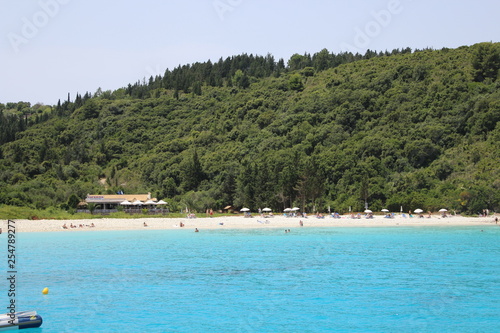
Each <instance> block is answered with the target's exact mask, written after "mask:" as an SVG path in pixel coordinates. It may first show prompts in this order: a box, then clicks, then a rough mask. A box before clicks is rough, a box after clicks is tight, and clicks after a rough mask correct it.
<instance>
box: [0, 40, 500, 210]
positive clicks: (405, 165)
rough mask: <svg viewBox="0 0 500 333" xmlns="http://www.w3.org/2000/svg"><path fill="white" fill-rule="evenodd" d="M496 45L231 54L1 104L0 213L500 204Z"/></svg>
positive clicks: (499, 59)
mask: <svg viewBox="0 0 500 333" xmlns="http://www.w3.org/2000/svg"><path fill="white" fill-rule="evenodd" d="M499 69H500V44H493V43H481V44H476V45H474V46H470V47H465V46H464V47H460V48H458V49H442V50H416V51H412V50H410V49H403V50H395V51H392V52H379V53H377V52H372V51H369V52H367V54H365V55H363V56H361V55H353V54H350V53H344V54H339V55H335V54H332V53H330V52H328V51H327V50H323V51H320V52H318V53H316V54H314V55H313V56H311V55H308V54H305V55H297V54H296V55H293V56H292V57H291V58H290V59H289V60H288V61H287V63H286V64H285V62H284V61H283V60H282V59H280V60H278V61H275V60H274V58H273V57H272V56H271V55H267V56H266V57H260V56H248V55H241V56H235V57H230V58H227V59H225V60H223V59H221V60H220V61H219V62H217V63H213V64H212V63H211V62H205V63H197V64H192V65H185V66H179V67H178V68H176V69H174V70H172V71H170V70H167V71H166V72H165V75H163V76H158V77H151V78H149V80H144V81H143V82H137V83H135V84H129V85H128V86H126V87H124V88H121V89H117V90H116V91H104V92H102V91H100V90H99V91H97V92H96V93H95V94H93V95H92V94H90V93H87V94H85V95H84V96H83V97H82V96H81V95H76V97H75V98H74V100H71V98H70V96H68V98H67V100H65V101H64V102H59V103H58V104H57V105H54V106H41V105H36V106H30V105H29V104H28V105H26V104H25V103H7V104H0V111H1V114H0V130H1V136H0V141H1V144H2V148H1V150H0V204H4V205H14V206H23V205H24V206H26V205H27V206H32V207H36V208H46V207H51V206H59V207H62V208H65V209H72V208H74V207H73V206H74V202H77V201H75V196H76V197H78V198H79V199H83V198H85V196H86V195H87V194H88V193H93V194H97V193H116V192H118V191H121V190H123V191H124V192H125V193H145V192H152V194H153V196H155V197H157V198H159V199H164V200H165V201H168V202H169V204H170V208H171V209H173V210H178V209H179V208H180V207H185V206H188V207H190V208H191V209H195V210H198V211H203V210H204V209H206V208H213V209H221V208H222V207H224V206H227V205H233V206H235V207H243V206H247V207H250V208H252V209H254V210H256V209H257V208H259V207H261V208H262V207H265V206H268V207H271V208H273V209H275V210H281V209H283V208H284V207H289V206H298V207H303V208H304V209H305V210H306V211H307V212H313V211H314V210H317V211H326V209H327V207H331V209H332V211H333V210H335V211H339V212H346V211H347V210H348V207H350V206H351V207H352V208H353V210H356V211H361V210H364V206H365V202H367V203H368V205H369V207H370V209H372V210H374V211H377V210H380V209H381V208H389V209H390V210H392V211H399V209H400V206H403V207H405V210H406V211H407V210H410V209H415V208H422V209H424V210H437V209H439V208H443V207H445V208H448V209H453V210H456V211H458V212H463V213H469V214H474V213H477V212H480V211H482V210H483V209H490V210H497V211H498V209H499V208H500V157H499V156H500V125H498V124H499V121H500V90H499V86H500V81H499V80H498V79H497V76H498V73H499Z"/></svg>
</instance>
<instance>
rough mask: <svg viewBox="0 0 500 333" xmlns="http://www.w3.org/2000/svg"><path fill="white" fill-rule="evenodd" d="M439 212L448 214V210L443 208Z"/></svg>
mask: <svg viewBox="0 0 500 333" xmlns="http://www.w3.org/2000/svg"><path fill="white" fill-rule="evenodd" d="M439 211H440V212H442V213H443V212H447V211H448V209H444V208H441V209H440V210H439Z"/></svg>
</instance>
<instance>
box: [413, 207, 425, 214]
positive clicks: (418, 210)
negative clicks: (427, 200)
mask: <svg viewBox="0 0 500 333" xmlns="http://www.w3.org/2000/svg"><path fill="white" fill-rule="evenodd" d="M413 212H414V213H417V214H420V213H423V212H424V211H423V210H422V209H420V208H417V209H415V210H414V211H413Z"/></svg>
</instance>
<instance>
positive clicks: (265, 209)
mask: <svg viewBox="0 0 500 333" xmlns="http://www.w3.org/2000/svg"><path fill="white" fill-rule="evenodd" d="M262 211H263V212H272V211H273V210H272V209H271V208H267V207H266V208H263V209H262Z"/></svg>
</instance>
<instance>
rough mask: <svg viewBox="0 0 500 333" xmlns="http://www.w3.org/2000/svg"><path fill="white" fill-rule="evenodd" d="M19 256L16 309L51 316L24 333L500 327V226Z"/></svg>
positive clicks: (116, 238) (216, 238)
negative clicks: (40, 324)
mask: <svg viewBox="0 0 500 333" xmlns="http://www.w3.org/2000/svg"><path fill="white" fill-rule="evenodd" d="M4 236H5V234H3V235H2V237H1V238H0V239H1V240H2V245H1V246H2V247H4V249H5V250H4V251H5V253H6V251H7V249H6V248H7V245H6V242H5V241H6V237H4ZM16 251H17V255H18V262H17V269H18V274H17V281H16V283H17V286H16V288H17V292H18V298H17V305H18V308H17V310H19V311H21V310H36V311H38V313H39V314H40V315H41V316H42V317H43V319H44V323H43V325H42V327H41V328H38V329H27V330H23V331H24V332H26V333H33V332H43V333H49V332H498V331H499V330H500V227H499V226H482V227H432V228H429V227H411V228H410V227H394V228H385V227H384V228H294V229H292V230H291V232H290V233H285V232H284V230H282V229H275V230H272V229H259V230H203V229H202V230H201V231H200V232H199V233H194V232H193V231H192V230H161V231H159V230H139V231H107V232H97V231H88V232H57V233H18V234H17V242H16ZM2 261H4V262H5V265H4V266H5V267H4V272H5V274H7V273H6V272H7V268H6V262H7V259H6V256H4V260H2ZM4 281H5V280H4ZM4 285H5V287H4V289H5V291H4V292H2V299H3V303H4V304H5V305H7V304H8V303H7V302H8V297H7V283H5V284H4ZM44 287H48V288H49V289H50V292H49V294H48V295H42V289H43V288H44ZM4 312H7V311H6V310H4Z"/></svg>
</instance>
